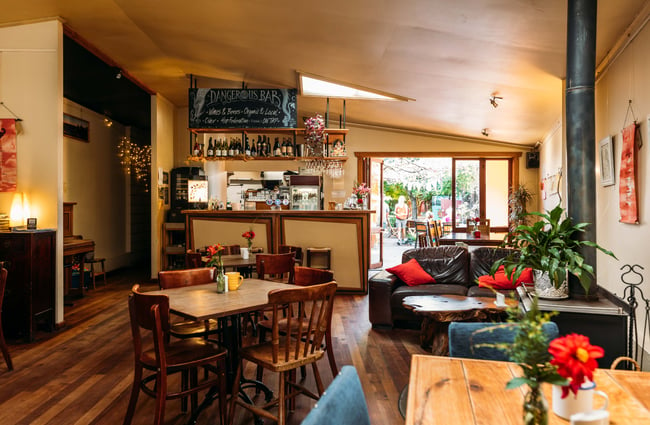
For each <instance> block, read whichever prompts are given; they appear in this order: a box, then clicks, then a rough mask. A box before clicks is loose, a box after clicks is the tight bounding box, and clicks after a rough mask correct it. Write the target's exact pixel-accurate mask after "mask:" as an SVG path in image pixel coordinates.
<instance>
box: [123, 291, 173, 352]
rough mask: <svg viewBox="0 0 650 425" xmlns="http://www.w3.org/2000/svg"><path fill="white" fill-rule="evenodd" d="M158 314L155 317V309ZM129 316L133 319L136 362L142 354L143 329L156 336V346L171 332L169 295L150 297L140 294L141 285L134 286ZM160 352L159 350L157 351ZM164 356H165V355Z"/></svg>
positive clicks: (130, 299) (132, 328)
mask: <svg viewBox="0 0 650 425" xmlns="http://www.w3.org/2000/svg"><path fill="white" fill-rule="evenodd" d="M154 306H156V307H157V314H156V315H153V314H152V311H153V307H154ZM129 316H130V318H131V335H132V336H133V347H134V349H135V358H136V362H138V361H139V360H140V356H141V354H142V335H141V334H140V330H141V329H145V330H147V331H151V332H152V333H153V335H154V346H156V345H158V344H159V343H163V344H162V345H163V347H164V339H163V335H164V334H165V333H167V332H169V297H167V295H148V294H143V293H142V292H140V285H133V288H132V289H131V295H130V296H129ZM156 351H158V348H157V349H156ZM163 356H164V355H163Z"/></svg>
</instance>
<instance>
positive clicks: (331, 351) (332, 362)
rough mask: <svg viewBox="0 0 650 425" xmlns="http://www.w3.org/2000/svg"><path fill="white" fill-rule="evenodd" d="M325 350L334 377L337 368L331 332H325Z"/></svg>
mask: <svg viewBox="0 0 650 425" xmlns="http://www.w3.org/2000/svg"><path fill="white" fill-rule="evenodd" d="M325 351H327V360H328V361H329V362H330V369H332V377H333V378H336V375H338V374H339V368H338V367H337V366H336V358H335V357H334V349H333V348H332V333H331V332H325Z"/></svg>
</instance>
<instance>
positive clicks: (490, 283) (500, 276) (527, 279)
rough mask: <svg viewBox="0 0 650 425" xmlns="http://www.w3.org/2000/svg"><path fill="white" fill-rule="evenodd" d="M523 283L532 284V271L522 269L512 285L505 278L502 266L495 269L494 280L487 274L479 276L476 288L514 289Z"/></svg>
mask: <svg viewBox="0 0 650 425" xmlns="http://www.w3.org/2000/svg"><path fill="white" fill-rule="evenodd" d="M523 283H533V269H531V268H526V269H524V270H523V271H522V272H521V274H520V275H519V279H517V282H515V284H514V285H513V284H512V281H511V280H510V279H508V277H507V276H506V273H505V270H504V267H503V266H500V267H499V268H498V269H497V272H496V273H495V274H494V278H493V277H492V276H490V275H489V274H486V275H485V276H479V278H478V286H481V287H484V288H494V289H514V288H516V287H517V286H520V285H521V284H523Z"/></svg>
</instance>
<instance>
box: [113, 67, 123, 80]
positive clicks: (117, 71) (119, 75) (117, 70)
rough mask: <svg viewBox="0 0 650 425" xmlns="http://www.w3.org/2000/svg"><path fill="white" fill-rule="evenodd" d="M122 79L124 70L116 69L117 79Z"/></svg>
mask: <svg viewBox="0 0 650 425" xmlns="http://www.w3.org/2000/svg"><path fill="white" fill-rule="evenodd" d="M120 78H122V70H121V69H120V68H117V67H116V68H115V79H117V80H119V79H120Z"/></svg>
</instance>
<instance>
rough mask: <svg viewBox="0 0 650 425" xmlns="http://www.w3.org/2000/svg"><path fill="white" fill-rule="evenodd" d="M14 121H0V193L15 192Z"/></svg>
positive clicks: (16, 163)
mask: <svg viewBox="0 0 650 425" xmlns="http://www.w3.org/2000/svg"><path fill="white" fill-rule="evenodd" d="M17 165H18V160H17V155H16V120H15V119H14V118H4V119H0V192H15V191H16V175H17V171H16V167H17Z"/></svg>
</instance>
